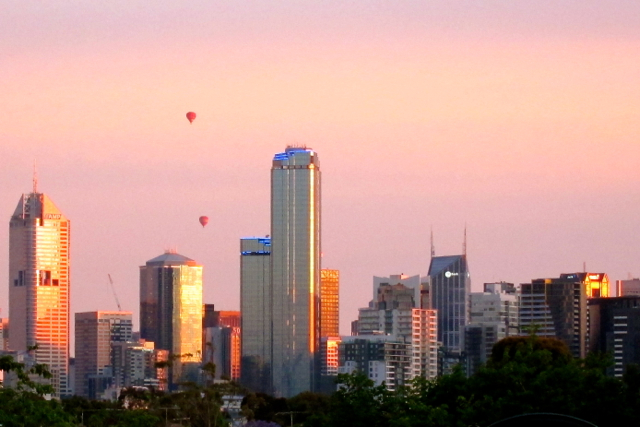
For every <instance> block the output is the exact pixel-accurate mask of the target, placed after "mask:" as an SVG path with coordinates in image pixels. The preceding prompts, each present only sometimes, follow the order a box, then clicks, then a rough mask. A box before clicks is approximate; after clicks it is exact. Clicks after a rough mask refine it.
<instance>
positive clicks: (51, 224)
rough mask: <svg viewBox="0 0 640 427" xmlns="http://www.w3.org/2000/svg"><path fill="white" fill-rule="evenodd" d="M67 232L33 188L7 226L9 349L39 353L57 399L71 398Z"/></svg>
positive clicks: (65, 221) (60, 218)
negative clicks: (69, 395)
mask: <svg viewBox="0 0 640 427" xmlns="http://www.w3.org/2000/svg"><path fill="white" fill-rule="evenodd" d="M69 232H70V224H69V220H68V219H67V217H66V216H64V215H63V214H62V212H61V211H60V210H59V209H58V208H57V207H56V206H55V205H54V204H53V202H52V201H51V199H50V198H49V197H48V196H47V195H45V194H42V193H38V192H37V189H36V188H35V183H34V190H33V192H32V193H29V194H23V195H22V197H21V198H20V201H19V202H18V206H17V207H16V210H15V212H14V213H13V216H12V217H11V221H10V223H9V319H11V333H10V336H9V348H10V349H11V350H15V351H18V352H20V351H26V350H28V349H30V348H34V347H35V349H34V350H32V353H33V355H34V359H35V362H36V363H42V364H45V365H48V367H49V370H50V371H51V373H52V374H53V377H52V378H51V380H50V381H51V384H52V385H53V387H54V389H55V392H54V396H56V397H60V396H65V395H68V393H69V390H68V381H69V378H68V369H69Z"/></svg>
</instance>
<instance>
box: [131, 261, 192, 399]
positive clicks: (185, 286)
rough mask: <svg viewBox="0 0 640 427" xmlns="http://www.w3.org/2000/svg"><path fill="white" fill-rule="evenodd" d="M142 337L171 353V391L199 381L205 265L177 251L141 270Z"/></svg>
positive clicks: (151, 262)
mask: <svg viewBox="0 0 640 427" xmlns="http://www.w3.org/2000/svg"><path fill="white" fill-rule="evenodd" d="M140 337H141V339H144V340H146V341H152V342H153V343H155V348H156V349H159V350H167V351H169V357H170V358H171V369H170V370H169V388H170V389H175V388H176V386H177V384H178V383H181V382H186V381H193V382H197V381H198V380H199V378H198V376H199V373H198V371H199V365H200V362H201V361H202V357H201V351H202V266H200V265H198V264H197V263H196V262H195V261H194V260H192V259H190V258H187V257H185V256H183V255H180V254H177V253H175V252H174V251H167V252H165V253H164V254H163V255H160V256H158V257H156V258H153V259H151V260H149V261H147V263H146V265H144V266H141V267H140Z"/></svg>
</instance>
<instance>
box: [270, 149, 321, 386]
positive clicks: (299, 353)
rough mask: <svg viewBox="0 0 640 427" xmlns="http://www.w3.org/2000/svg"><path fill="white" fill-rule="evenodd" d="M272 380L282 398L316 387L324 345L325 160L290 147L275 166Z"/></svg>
mask: <svg viewBox="0 0 640 427" xmlns="http://www.w3.org/2000/svg"><path fill="white" fill-rule="evenodd" d="M271 287H272V289H271V301H272V309H271V315H272V319H273V326H272V328H273V329H272V338H273V347H272V354H273V359H272V374H273V376H272V380H273V392H274V394H275V395H276V396H282V397H291V396H295V395H296V394H298V393H301V392H303V391H309V390H314V386H315V383H316V381H317V377H318V374H319V372H318V371H319V366H318V357H317V354H318V348H319V345H320V162H319V160H318V155H317V154H316V153H315V152H314V151H313V150H311V149H308V148H300V147H287V148H286V150H285V151H284V152H283V153H278V154H276V155H275V157H274V158H273V163H272V168H271Z"/></svg>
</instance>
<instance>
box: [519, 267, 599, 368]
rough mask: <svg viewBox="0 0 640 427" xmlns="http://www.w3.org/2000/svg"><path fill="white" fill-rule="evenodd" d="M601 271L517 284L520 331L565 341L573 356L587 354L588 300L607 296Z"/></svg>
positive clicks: (580, 356)
mask: <svg viewBox="0 0 640 427" xmlns="http://www.w3.org/2000/svg"><path fill="white" fill-rule="evenodd" d="M608 296H609V278H608V276H607V275H606V274H604V273H585V272H582V273H569V274H561V275H560V277H559V278H553V279H535V280H532V281H531V283H522V284H521V285H520V311H519V315H518V317H519V318H518V323H519V325H520V332H521V333H522V334H527V333H530V332H535V334H536V335H538V336H541V337H545V336H546V337H555V338H558V339H559V340H561V341H564V342H565V343H566V344H567V346H568V347H569V349H570V350H571V353H572V354H573V356H574V357H579V358H584V357H586V355H587V334H588V328H587V326H588V316H587V299H589V298H598V297H602V298H605V297H608Z"/></svg>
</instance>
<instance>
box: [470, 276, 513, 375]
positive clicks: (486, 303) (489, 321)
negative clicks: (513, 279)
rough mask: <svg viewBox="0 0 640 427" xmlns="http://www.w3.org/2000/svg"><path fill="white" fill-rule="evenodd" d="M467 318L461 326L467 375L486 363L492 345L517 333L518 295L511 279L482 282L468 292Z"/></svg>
mask: <svg viewBox="0 0 640 427" xmlns="http://www.w3.org/2000/svg"><path fill="white" fill-rule="evenodd" d="M470 306H471V311H470V322H469V324H468V325H466V326H465V328H464V350H465V354H466V359H467V360H466V362H467V375H473V374H474V373H475V372H476V371H477V370H478V368H479V367H480V365H482V364H485V363H487V360H489V357H490V356H491V349H492V348H493V345H494V344H495V343H496V342H498V341H500V340H501V339H503V338H506V337H508V336H513V335H518V332H519V329H518V296H517V295H516V287H515V286H514V285H513V283H506V282H499V283H485V284H484V292H472V293H471V294H470Z"/></svg>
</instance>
